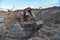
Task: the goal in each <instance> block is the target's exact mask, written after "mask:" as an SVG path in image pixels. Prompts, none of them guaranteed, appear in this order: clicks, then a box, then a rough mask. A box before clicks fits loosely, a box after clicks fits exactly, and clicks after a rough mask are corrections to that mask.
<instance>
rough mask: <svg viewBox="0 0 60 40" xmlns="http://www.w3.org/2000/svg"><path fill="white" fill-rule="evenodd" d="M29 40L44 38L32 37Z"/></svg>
mask: <svg viewBox="0 0 60 40" xmlns="http://www.w3.org/2000/svg"><path fill="white" fill-rule="evenodd" d="M29 40H42V39H40V38H39V37H32V38H30V39H29Z"/></svg>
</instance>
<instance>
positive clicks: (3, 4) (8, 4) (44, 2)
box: [0, 0, 60, 10]
mask: <svg viewBox="0 0 60 40" xmlns="http://www.w3.org/2000/svg"><path fill="white" fill-rule="evenodd" d="M52 6H60V0H0V8H5V9H12V8H13V7H15V8H14V9H15V10H16V9H24V8H27V7H31V8H39V7H42V8H47V7H52Z"/></svg>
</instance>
